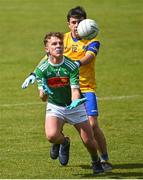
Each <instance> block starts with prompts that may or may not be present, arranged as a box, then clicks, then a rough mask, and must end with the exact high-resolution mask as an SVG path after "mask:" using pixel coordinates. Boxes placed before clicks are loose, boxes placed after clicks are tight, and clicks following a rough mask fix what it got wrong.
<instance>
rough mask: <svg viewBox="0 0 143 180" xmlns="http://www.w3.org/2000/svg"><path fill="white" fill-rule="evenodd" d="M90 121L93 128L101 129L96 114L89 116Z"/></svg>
mask: <svg viewBox="0 0 143 180" xmlns="http://www.w3.org/2000/svg"><path fill="white" fill-rule="evenodd" d="M89 122H90V126H91V127H92V129H93V130H94V129H97V130H98V129H99V125H98V121H97V117H96V116H91V117H89Z"/></svg>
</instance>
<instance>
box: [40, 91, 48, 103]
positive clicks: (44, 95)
mask: <svg viewBox="0 0 143 180" xmlns="http://www.w3.org/2000/svg"><path fill="white" fill-rule="evenodd" d="M39 97H40V99H41V100H42V101H43V102H46V101H47V99H48V96H47V95H46V94H44V92H43V91H42V90H40V92H39Z"/></svg>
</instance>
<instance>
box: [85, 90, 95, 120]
mask: <svg viewBox="0 0 143 180" xmlns="http://www.w3.org/2000/svg"><path fill="white" fill-rule="evenodd" d="M83 96H84V97H86V98H87V100H86V103H85V106H86V112H87V115H88V116H98V106H97V97H96V95H95V93H93V92H87V93H83Z"/></svg>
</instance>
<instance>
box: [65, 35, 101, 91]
mask: <svg viewBox="0 0 143 180" xmlns="http://www.w3.org/2000/svg"><path fill="white" fill-rule="evenodd" d="M99 47H100V42H99V40H97V39H96V38H93V39H91V40H84V39H80V40H78V39H75V38H73V37H72V36H71V32H68V33H65V35H64V55H65V56H67V57H69V58H70V59H72V60H73V61H76V60H80V59H82V58H83V57H84V56H85V54H86V53H87V52H88V53H90V54H93V55H94V57H95V58H94V60H93V61H92V62H90V63H89V64H87V65H84V66H81V67H80V89H81V91H82V92H83V93H84V92H95V89H96V79H95V60H96V55H97V54H98V51H99Z"/></svg>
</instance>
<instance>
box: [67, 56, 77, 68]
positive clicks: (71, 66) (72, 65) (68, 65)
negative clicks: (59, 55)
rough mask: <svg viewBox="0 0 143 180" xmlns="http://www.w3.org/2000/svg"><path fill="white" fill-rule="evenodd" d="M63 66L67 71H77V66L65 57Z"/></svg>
mask: <svg viewBox="0 0 143 180" xmlns="http://www.w3.org/2000/svg"><path fill="white" fill-rule="evenodd" d="M64 64H65V65H66V68H67V69H68V70H69V71H75V70H76V69H78V67H77V65H76V64H75V63H74V62H73V61H72V60H71V59H70V58H68V57H67V56H64Z"/></svg>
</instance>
